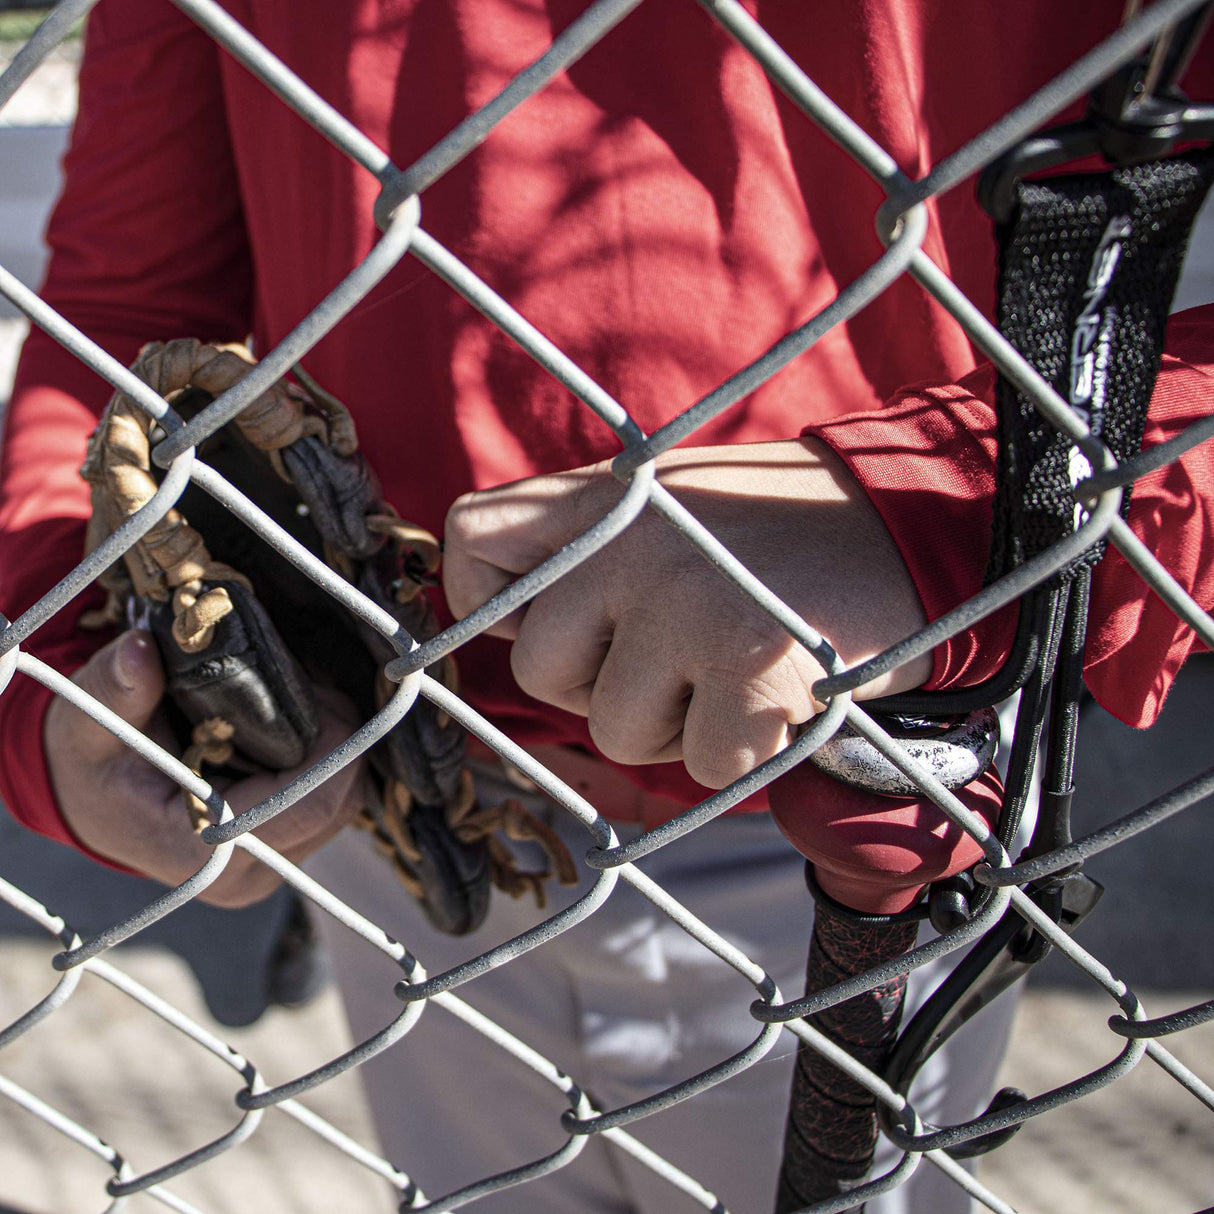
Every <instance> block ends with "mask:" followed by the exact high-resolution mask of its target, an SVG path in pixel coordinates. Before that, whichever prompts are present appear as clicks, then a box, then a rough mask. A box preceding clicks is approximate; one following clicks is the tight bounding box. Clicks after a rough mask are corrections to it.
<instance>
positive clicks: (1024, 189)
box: [987, 149, 1214, 581]
mask: <svg viewBox="0 0 1214 1214" xmlns="http://www.w3.org/2000/svg"><path fill="white" fill-rule="evenodd" d="M1212 175H1214V152H1212V151H1211V150H1210V149H1202V150H1201V151H1198V152H1192V153H1188V154H1185V155H1181V156H1177V157H1173V158H1172V159H1169V160H1160V161H1154V162H1152V163H1149V164H1140V165H1132V166H1129V167H1126V168H1119V169H1115V170H1113V171H1112V172H1107V173H1080V174H1069V175H1066V176H1062V177H1053V178H1049V179H1047V180H1045V181H1036V182H1020V183H1019V185H1018V187H1017V190H1018V199H1019V206H1018V208H1017V211H1016V214H1015V216H1014V217H1013V219H1012V220H1010V221H1009V222H1008V223H1004V224H1000V225H999V226H998V229H997V236H998V242H999V301H998V321H999V328H1000V330H1001V331H1002V332H1003V334H1004V335H1005V336H1006V337H1007V338H1008V340H1009V341H1011V342H1012V344H1013V345H1014V346H1016V348H1017V349H1018V350H1019V351H1020V352H1021V353H1022V354H1023V355H1024V356H1025V358H1026V359H1027V360H1028V361H1029V362H1030V363H1031V364H1032V365H1033V366H1034V367H1035V368H1036V369H1037V370H1038V371H1039V372H1040V373H1041V374H1042V376H1043V377H1044V378H1045V379H1046V380H1047V381H1049V383H1050V384H1051V385H1052V386H1053V387H1054V389H1055V390H1056V391H1057V392H1058V394H1059V395H1060V396H1061V397H1062V398H1063V399H1064V400H1067V401H1068V402H1069V403H1070V404H1071V406H1072V408H1074V409H1075V410H1076V411H1077V412H1078V413H1079V414H1080V416H1081V417H1082V418H1083V420H1084V421H1085V422H1086V423H1087V424H1088V426H1089V427H1090V429H1091V430H1092V432H1093V433H1094V434H1095V435H1096V436H1097V437H1099V438H1100V439H1101V440H1102V441H1103V442H1105V443H1106V444H1107V445H1108V446H1109V447H1110V449H1111V450H1112V451H1113V454H1114V455H1115V456H1116V457H1117V459H1118V460H1119V461H1120V460H1123V459H1127V458H1129V457H1131V456H1133V455H1135V454H1137V452H1138V450H1139V447H1140V446H1141V443H1142V432H1143V426H1144V423H1145V420H1146V412H1147V405H1148V404H1149V402H1150V397H1151V390H1152V388H1153V386H1154V383H1155V376H1156V375H1157V374H1158V371H1159V362H1160V357H1161V355H1162V353H1163V339H1164V328H1165V326H1166V324H1167V318H1168V310H1169V307H1170V305H1171V301H1172V296H1173V293H1174V292H1175V289H1176V280H1177V278H1178V277H1179V274H1180V266H1181V262H1182V260H1183V258H1184V252H1185V246H1186V244H1187V242H1188V237H1189V230H1190V228H1191V227H1192V224H1193V220H1194V218H1195V217H1196V214H1197V210H1198V208H1199V207H1200V206H1201V203H1202V200H1203V198H1204V197H1205V194H1206V190H1207V189H1208V188H1209V185H1210V181H1211V177H1212ZM996 405H997V411H998V418H999V460H998V465H997V469H996V489H995V514H994V531H993V536H992V543H991V555H990V563H989V566H988V569H987V579H988V581H991V580H994V579H995V578H997V577H999V576H1000V575H1001V574H1003V573H1006V572H1007V571H1008V570H1010V569H1013V568H1015V567H1016V566H1017V565H1019V564H1022V563H1023V562H1024V561H1025V560H1027V559H1028V558H1029V557H1031V556H1034V555H1035V554H1036V553H1038V552H1041V551H1043V550H1044V549H1045V548H1048V547H1049V546H1050V545H1051V544H1053V543H1055V542H1056V541H1058V540H1059V539H1061V538H1063V537H1064V536H1065V535H1067V534H1068V533H1069V532H1070V531H1071V530H1073V529H1074V526H1075V499H1074V496H1073V494H1072V488H1073V485H1074V483H1075V481H1076V480H1078V479H1080V478H1081V476H1082V475H1085V474H1086V473H1087V466H1086V461H1083V459H1082V456H1079V455H1078V453H1077V452H1073V451H1072V444H1071V442H1070V440H1069V439H1068V438H1067V437H1066V436H1065V435H1062V434H1060V433H1059V432H1058V431H1056V430H1055V429H1054V428H1053V427H1052V426H1051V425H1050V424H1049V422H1048V421H1046V420H1045V419H1044V418H1043V417H1042V416H1041V415H1040V414H1039V413H1038V412H1037V410H1036V408H1034V406H1033V403H1032V401H1031V400H1030V398H1029V397H1027V396H1026V395H1024V394H1023V393H1021V392H1019V391H1018V390H1017V389H1016V388H1015V387H1014V386H1013V385H1012V384H1011V383H1009V382H1008V381H1007V380H1005V379H1004V378H1003V377H1000V379H999V383H998V387H997V390H996ZM1076 461H1078V462H1076ZM1128 501H1129V494H1128V492H1127V494H1126V498H1125V502H1126V504H1127V505H1128ZM1101 551H1102V549H1100V548H1096V549H1093V551H1092V552H1091V553H1089V554H1088V555H1087V556H1086V557H1085V558H1084V559H1083V562H1082V563H1086V564H1091V563H1094V562H1095V561H1096V560H1097V559H1099V557H1100V555H1101ZM1073 572H1074V571H1073V570H1071V571H1067V573H1070V574H1073ZM1067 573H1064V575H1063V576H1064V577H1066V576H1067Z"/></svg>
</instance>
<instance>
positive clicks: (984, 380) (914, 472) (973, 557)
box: [802, 366, 1016, 691]
mask: <svg viewBox="0 0 1214 1214" xmlns="http://www.w3.org/2000/svg"><path fill="white" fill-rule="evenodd" d="M994 385H995V375H994V372H993V370H992V369H991V368H990V367H989V366H987V367H982V368H979V369H978V370H977V371H975V372H974V373H973V374H971V375H969V376H967V377H966V378H965V379H964V380H962V381H961V383H960V384H944V385H936V384H933V385H914V386H911V387H908V388H905V389H903V390H902V391H901V392H899V393H897V394H896V395H895V396H894V397H892V398H891V400H890V402H889V404H888V405H887V407H886V408H884V409H880V410H877V411H874V412H865V413H852V414H848V415H846V416H844V417H839V418H835V419H833V420H831V421H828V422H823V423H821V424H819V425H814V426H808V427H806V429H805V430H804V431H802V433H803V434H806V435H810V436H813V437H815V438H818V439H820V440H821V441H823V442H825V443H826V444H827V445H828V446H829V447H830V448H831V449H832V450H833V451H834V452H835V454H836V455H838V456H839V457H840V458H841V459H842V460H843V461H844V463H845V464H846V465H847V467H848V469H849V470H850V471H851V473H852V475H853V476H854V477H855V478H856V480H857V481H858V482H859V483H860V486H861V488H862V489H863V490H864V492H865V493H866V494H867V496H868V498H869V500H870V501H871V502H872V504H873V506H874V507H875V508H876V509H877V512H878V513H879V514H880V515H881V518H882V520H883V522H884V523H885V525H886V527H887V528H888V529H889V532H890V535H891V536H892V537H893V539H894V542H895V543H896V544H897V545H898V549H899V551H900V552H901V553H902V559H903V560H904V561H905V562H906V566H907V569H908V570H909V571H910V575H911V578H912V580H913V581H914V584H915V589H916V590H917V591H918V594H919V599H920V601H921V602H922V604H923V609H924V612H925V613H926V615H927V618H928V620H929V621H931V620H936V619H939V617H940V616H942V615H944V614H945V613H947V612H948V611H951V610H952V609H953V608H954V607H957V606H959V605H960V604H961V603H963V602H965V600H966V599H968V598H970V597H972V596H973V595H974V594H976V593H977V592H978V591H979V590H981V588H982V583H983V577H984V575H985V573H986V563H987V554H988V551H989V548H990V533H991V508H992V505H991V504H992V501H993V499H994V492H995V452H996V437H995V412H994V408H993V405H992V403H991V402H992V400H993V398H994ZM1015 623H1016V607H1015V606H1014V605H1011V606H1008V607H1005V608H1003V609H1002V610H1000V611H998V612H996V613H994V614H993V615H991V616H988V617H987V618H986V619H984V620H980V621H979V622H978V623H977V624H975V625H974V626H972V627H971V628H969V629H968V630H966V631H964V632H962V633H960V634H959V635H957V636H955V637H951V638H950V639H949V640H947V641H945V642H944V643H943V644H941V645H939V646H937V648H936V649H935V651H934V652H933V669H932V675H931V679H930V680H929V681H928V683H926V684H925V686H926V688H927V689H928V690H932V691H935V690H942V689H945V688H952V687H967V686H972V685H973V684H975V683H980V682H982V681H983V680H984V679H987V678H989V677H990V676H991V675H993V674H995V673H996V672H997V671H998V670H999V668H1000V667H1001V666H1002V665H1003V663H1004V661H1006V659H1007V656H1008V654H1009V653H1010V651H1011V645H1012V640H1013V636H1014V633H1015Z"/></svg>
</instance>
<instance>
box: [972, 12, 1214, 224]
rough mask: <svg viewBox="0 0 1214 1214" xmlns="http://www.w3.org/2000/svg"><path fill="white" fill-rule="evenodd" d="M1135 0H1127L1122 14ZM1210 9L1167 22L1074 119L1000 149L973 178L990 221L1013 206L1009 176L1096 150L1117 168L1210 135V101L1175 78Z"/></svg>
mask: <svg viewBox="0 0 1214 1214" xmlns="http://www.w3.org/2000/svg"><path fill="white" fill-rule="evenodd" d="M1139 4H1140V0H1131V3H1130V5H1129V6H1127V13H1126V17H1127V19H1128V18H1129V17H1130V16H1133V14H1134V12H1135V11H1137V9H1138V7H1139ZM1212 14H1214V0H1212V2H1211V3H1207V4H1203V5H1202V6H1201V7H1200V8H1198V9H1195V10H1194V11H1193V12H1192V13H1190V14H1189V15H1188V16H1187V17H1185V18H1184V19H1183V20H1181V21H1178V22H1176V24H1175V25H1172V26H1169V27H1168V29H1166V30H1165V31H1164V32H1163V33H1162V34H1160V36H1159V37H1158V38H1157V39H1156V40H1155V42H1154V44H1153V45H1152V46H1151V48H1150V50H1148V51H1146V52H1145V53H1144V54H1142V55H1140V56H1138V58H1136V59H1132V60H1130V62H1129V63H1127V64H1125V65H1124V66H1123V67H1121V68H1120V69H1119V70H1118V71H1116V72H1114V73H1113V75H1111V76H1109V77H1108V78H1107V79H1105V80H1103V81H1101V83H1100V84H1098V85H1097V86H1096V87H1095V88H1094V89H1093V90H1092V92H1091V95H1090V96H1089V98H1088V106H1087V110H1086V112H1085V114H1084V116H1083V118H1081V119H1080V120H1079V121H1078V122H1067V123H1062V124H1060V125H1058V126H1055V127H1047V128H1046V129H1045V130H1043V131H1039V132H1038V133H1037V134H1035V135H1030V136H1029V137H1028V138H1027V139H1025V140H1023V141H1022V142H1021V143H1019V144H1017V145H1016V147H1014V148H1011V149H1010V150H1009V151H1007V152H1005V153H1004V154H1003V155H1002V156H1000V157H999V159H998V160H995V161H993V162H992V163H991V164H990V165H988V166H987V168H986V170H985V171H984V172H983V174H982V176H981V177H979V179H978V202H979V204H980V205H981V206H982V209H983V210H984V211H986V213H987V214H988V215H990V216H991V218H992V219H994V220H995V221H996V222H998V223H1008V222H1009V221H1010V220H1011V219H1012V218H1013V216H1014V215H1015V213H1016V183H1017V182H1018V181H1020V180H1021V179H1022V178H1024V177H1027V176H1029V175H1030V174H1032V173H1041V172H1045V171H1046V170H1047V169H1053V168H1058V167H1059V166H1060V165H1064V164H1069V163H1070V162H1071V161H1073V160H1082V159H1084V158H1085V157H1088V156H1095V155H1101V156H1103V157H1104V159H1105V160H1106V161H1108V163H1109V164H1110V165H1113V166H1116V167H1120V166H1123V165H1129V164H1139V163H1141V162H1143V161H1146V160H1158V159H1159V158H1161V157H1163V156H1166V155H1167V154H1168V153H1169V152H1171V151H1172V149H1173V148H1174V147H1175V146H1176V145H1177V144H1180V143H1191V142H1208V141H1211V140H1214V105H1194V104H1193V103H1192V102H1190V101H1189V99H1188V98H1187V97H1186V96H1185V95H1184V93H1183V92H1182V91H1181V90H1180V88H1179V83H1178V82H1179V81H1180V79H1181V77H1182V76H1183V75H1184V73H1185V71H1186V70H1187V68H1188V66H1189V63H1190V62H1191V60H1192V58H1193V55H1194V54H1195V52H1196V50H1197V47H1198V45H1199V43H1200V42H1201V39H1202V36H1203V35H1204V34H1205V32H1206V27H1207V25H1208V24H1209V22H1210V18H1211V15H1212Z"/></svg>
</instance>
